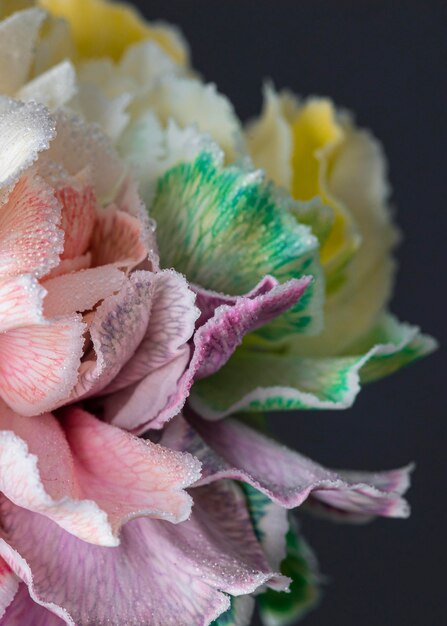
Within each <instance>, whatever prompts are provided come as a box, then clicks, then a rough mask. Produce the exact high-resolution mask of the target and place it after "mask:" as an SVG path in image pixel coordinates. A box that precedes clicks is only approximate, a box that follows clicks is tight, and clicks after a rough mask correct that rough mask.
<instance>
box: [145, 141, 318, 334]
mask: <svg viewBox="0 0 447 626" xmlns="http://www.w3.org/2000/svg"><path fill="white" fill-rule="evenodd" d="M151 215H152V217H154V218H155V219H156V220H157V225H158V231H157V233H158V244H159V249H160V257H161V263H162V265H163V266H164V267H174V268H175V269H176V270H178V271H180V272H182V273H184V274H185V275H186V277H187V278H188V280H189V281H191V282H193V283H196V284H199V285H202V286H203V287H206V288H208V289H212V290H214V291H218V292H222V293H226V294H231V295H240V294H243V293H246V292H248V291H250V290H251V289H252V288H253V287H254V286H255V285H256V284H257V283H258V281H259V280H260V279H261V278H263V277H264V276H265V275H266V274H270V275H273V276H274V277H275V278H276V279H278V281H279V282H285V281H286V280H288V279H290V278H299V277H301V276H303V275H312V276H314V277H315V278H316V280H315V281H314V282H313V283H312V284H311V285H310V286H309V288H308V289H307V290H306V293H305V294H304V296H303V298H302V299H301V300H300V301H299V302H298V303H297V305H295V306H294V307H293V308H292V309H291V310H290V311H289V312H287V313H286V314H284V315H283V316H281V317H280V318H278V320H276V321H274V322H272V323H271V324H269V325H267V326H266V327H265V328H264V329H262V330H261V331H258V332H259V333H260V334H262V336H263V337H264V338H266V339H269V340H278V339H280V338H282V337H284V336H285V335H287V334H289V333H292V332H302V333H306V334H311V333H315V332H318V331H319V330H320V328H321V309H322V299H323V292H324V281H323V278H322V272H321V268H320V263H319V252H318V240H317V239H316V237H314V236H313V235H312V233H311V232H310V229H309V228H308V227H307V226H304V225H302V224H298V223H297V221H296V219H295V217H294V216H293V215H291V213H290V212H289V210H288V208H287V207H286V205H285V204H284V203H283V202H282V201H281V199H280V197H279V195H278V194H276V193H275V190H274V187H273V186H272V185H271V184H267V183H266V182H265V181H264V179H263V176H262V174H261V172H246V171H244V170H242V169H240V168H238V167H227V168H223V167H221V165H220V164H219V162H218V159H217V158H216V156H215V155H214V154H212V153H211V152H207V151H203V152H201V153H200V154H199V156H198V157H197V158H196V159H195V160H194V161H192V162H183V163H179V164H177V165H175V166H174V167H172V168H171V169H169V170H168V171H167V172H165V173H164V174H163V175H162V176H161V177H160V178H159V180H158V183H157V192H156V196H155V200H154V203H153V205H152V207H151Z"/></svg>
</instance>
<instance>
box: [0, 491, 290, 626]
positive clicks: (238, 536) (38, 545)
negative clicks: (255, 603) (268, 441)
mask: <svg viewBox="0 0 447 626" xmlns="http://www.w3.org/2000/svg"><path fill="white" fill-rule="evenodd" d="M195 492H196V495H195V500H196V506H195V507H194V511H193V514H192V517H191V519H190V520H189V521H187V522H184V523H183V524H179V525H177V526H173V525H171V524H166V523H165V522H161V521H155V520H143V519H140V520H134V521H131V522H129V523H128V524H126V525H125V527H124V528H123V530H122V535H121V543H120V545H119V546H117V547H116V548H114V549H113V550H111V549H109V548H103V547H99V546H92V545H89V544H87V543H85V542H83V541H79V540H78V539H76V538H75V537H73V536H71V535H69V534H68V533H66V532H64V531H63V530H62V529H60V528H58V527H57V526H56V525H55V524H53V523H52V522H50V521H49V520H46V519H45V518H44V517H43V516H38V515H36V514H33V513H30V512H28V511H25V510H23V509H18V508H17V507H15V506H14V505H11V504H9V503H4V505H3V508H2V514H3V520H4V525H5V526H4V527H5V533H6V535H5V540H3V539H1V540H0V554H1V555H2V556H3V558H4V559H5V561H6V562H7V563H8V564H9V566H10V567H11V568H12V569H13V571H14V572H15V573H16V574H17V575H18V576H19V577H20V578H21V579H22V580H24V582H25V583H26V584H27V586H28V588H29V591H30V595H31V597H32V598H33V599H34V600H35V601H36V602H37V603H38V604H40V605H42V606H43V607H45V608H47V609H49V610H50V611H52V612H53V613H55V614H56V615H58V616H60V617H61V618H62V619H63V620H64V621H65V623H66V624H67V625H70V626H73V625H74V624H77V626H89V624H92V623H94V624H95V625H98V626H105V624H107V625H108V626H122V625H123V624H126V623H137V622H138V623H141V624H151V626H167V625H171V624H172V626H174V625H175V626H191V624H194V625H195V626H196V625H197V626H208V625H209V624H211V623H212V622H213V620H215V619H216V618H217V617H218V616H219V615H220V614H221V613H223V612H225V611H226V610H227V609H228V608H229V604H230V603H229V598H228V596H227V595H226V594H227V593H230V594H236V595H239V594H249V593H252V592H253V591H255V590H256V589H257V588H258V587H259V586H260V585H262V584H265V583H268V584H272V586H274V587H275V588H284V587H285V586H286V585H287V582H288V581H287V579H284V578H282V577H278V576H275V575H274V574H273V572H271V571H270V569H269V567H268V565H267V563H266V562H265V559H264V557H263V554H262V551H261V550H260V548H259V544H258V543H257V541H256V538H255V536H254V534H253V530H252V526H251V522H250V519H249V518H248V514H247V511H246V506H245V500H244V498H243V496H242V494H241V493H240V491H239V490H238V488H237V486H236V485H233V484H231V483H227V482H225V481H223V482H221V483H219V484H218V485H216V486H213V487H212V488H209V487H203V488H200V489H196V490H195ZM171 531H173V532H171ZM6 538H7V542H6ZM104 572H107V576H106V577H104V575H103V574H104ZM67 580H69V581H70V583H71V584H70V585H67ZM160 599H163V601H160Z"/></svg>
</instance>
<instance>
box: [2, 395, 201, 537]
mask: <svg viewBox="0 0 447 626" xmlns="http://www.w3.org/2000/svg"><path fill="white" fill-rule="evenodd" d="M61 425H62V427H61ZM61 425H59V423H58V422H57V421H56V419H55V418H54V417H53V416H52V415H50V414H47V415H43V416H40V417H32V418H26V417H20V416H18V415H17V414H14V413H13V412H12V411H9V410H8V409H7V407H2V417H1V421H0V426H1V431H0V467H1V468H2V470H1V478H0V481H1V491H2V492H3V494H4V495H5V496H6V497H7V498H8V499H9V500H10V501H11V502H14V503H15V504H16V505H17V506H20V507H22V508H25V509H27V510H29V511H34V512H37V513H39V514H41V515H44V516H46V517H48V518H49V519H51V520H53V521H54V522H56V523H57V524H58V525H59V526H60V527H61V528H63V529H65V530H66V531H68V532H69V533H71V534H73V535H75V536H76V537H79V538H80V539H82V540H84V541H87V542H89V543H94V544H97V545H103V546H116V545H118V544H119V540H118V534H119V531H120V529H121V526H122V525H123V524H124V523H126V522H127V521H128V520H130V519H134V518H135V517H139V516H148V517H155V518H161V519H164V520H168V521H170V522H174V523H177V522H180V521H184V520H185V519H187V518H188V516H189V514H190V511H191V498H190V496H188V495H187V494H186V493H185V492H184V491H183V489H184V488H185V487H188V486H190V485H191V483H193V482H195V481H196V480H197V479H198V478H199V476H200V463H199V462H198V461H196V460H194V459H193V458H192V457H190V456H189V455H182V454H179V453H178V452H172V451H170V450H166V449H164V448H162V447H161V446H159V445H156V444H153V443H151V442H146V441H143V440H141V439H137V438H136V437H133V436H132V435H129V434H127V433H125V432H123V431H121V430H119V429H117V428H115V427H113V426H110V425H108V424H105V423H104V422H101V421H99V420H97V419H96V418H94V417H93V416H91V415H89V414H88V413H85V412H83V411H81V410H80V409H67V410H66V411H65V412H64V414H63V419H62V422H61Z"/></svg>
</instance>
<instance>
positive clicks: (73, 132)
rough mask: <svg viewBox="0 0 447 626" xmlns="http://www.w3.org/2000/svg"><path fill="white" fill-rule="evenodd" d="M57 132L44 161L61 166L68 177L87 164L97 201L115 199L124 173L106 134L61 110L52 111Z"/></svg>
mask: <svg viewBox="0 0 447 626" xmlns="http://www.w3.org/2000/svg"><path fill="white" fill-rule="evenodd" d="M54 118H55V120H56V130H57V135H56V138H55V140H54V141H53V142H52V144H51V147H50V149H49V150H48V151H47V152H46V153H45V159H43V161H44V162H47V161H48V160H49V161H52V162H54V163H58V164H59V165H61V166H62V167H63V168H64V169H65V171H66V172H67V173H68V174H70V175H71V176H76V175H77V174H78V173H79V172H81V171H82V170H85V168H86V167H88V166H90V172H91V176H92V184H93V188H94V191H95V194H96V197H97V199H98V201H99V202H100V203H105V202H110V201H111V200H113V199H114V197H115V195H116V193H117V191H118V189H119V187H120V185H121V184H122V181H123V179H124V176H125V169H124V165H123V163H122V161H121V160H120V159H119V157H118V155H117V154H116V152H115V150H114V148H113V146H112V145H111V143H110V141H109V140H108V139H107V137H106V136H105V135H103V133H102V132H101V131H100V130H99V128H98V127H97V126H95V125H94V124H87V123H86V122H84V121H83V120H82V119H80V118H79V117H77V116H75V115H73V114H72V113H68V112H66V111H63V110H60V111H57V112H56V113H55V114H54Z"/></svg>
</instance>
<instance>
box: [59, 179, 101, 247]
mask: <svg viewBox="0 0 447 626" xmlns="http://www.w3.org/2000/svg"><path fill="white" fill-rule="evenodd" d="M88 171H89V170H88ZM70 182H71V184H70V183H68V184H62V185H59V186H58V188H57V190H56V197H57V199H58V200H59V202H60V203H61V205H62V224H61V226H62V230H63V231H64V235H65V237H64V251H63V254H62V259H74V258H76V257H79V256H82V255H83V254H85V253H86V252H87V250H88V247H89V244H90V239H91V237H92V234H93V230H94V227H95V222H96V195H95V191H94V189H93V186H92V184H91V182H90V180H89V176H88V175H87V172H86V171H85V170H84V171H83V172H81V173H80V174H79V175H78V176H77V177H76V178H73V180H72V181H70Z"/></svg>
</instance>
